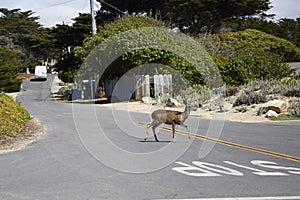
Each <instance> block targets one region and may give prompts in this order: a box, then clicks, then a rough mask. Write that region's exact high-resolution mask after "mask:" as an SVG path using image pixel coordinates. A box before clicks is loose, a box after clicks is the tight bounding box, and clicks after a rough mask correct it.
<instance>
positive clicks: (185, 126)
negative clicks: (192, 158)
mask: <svg viewBox="0 0 300 200" xmlns="http://www.w3.org/2000/svg"><path fill="white" fill-rule="evenodd" d="M181 126H183V127H184V128H186V131H187V132H188V136H189V139H191V134H190V131H189V129H188V126H187V125H185V124H181Z"/></svg>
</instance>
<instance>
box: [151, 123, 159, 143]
mask: <svg viewBox="0 0 300 200" xmlns="http://www.w3.org/2000/svg"><path fill="white" fill-rule="evenodd" d="M158 126H159V124H156V125H154V126H152V130H153V135H154V138H155V141H156V142H159V141H158V139H157V136H156V133H155V129H156V128H157V127H158Z"/></svg>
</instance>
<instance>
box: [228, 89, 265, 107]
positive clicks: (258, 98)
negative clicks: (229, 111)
mask: <svg viewBox="0 0 300 200" xmlns="http://www.w3.org/2000/svg"><path fill="white" fill-rule="evenodd" d="M265 102H267V94H266V93H265V92H263V91H253V90H244V91H243V92H242V94H241V95H240V96H239V97H238V98H237V99H236V100H235V102H234V103H233V106H234V107H235V106H240V105H248V106H250V105H251V104H260V103H265Z"/></svg>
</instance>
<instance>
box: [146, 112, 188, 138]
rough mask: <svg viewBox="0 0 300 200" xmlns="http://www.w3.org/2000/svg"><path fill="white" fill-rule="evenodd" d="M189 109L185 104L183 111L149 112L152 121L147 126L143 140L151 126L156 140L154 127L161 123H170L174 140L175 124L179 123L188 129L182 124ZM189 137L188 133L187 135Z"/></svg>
mask: <svg viewBox="0 0 300 200" xmlns="http://www.w3.org/2000/svg"><path fill="white" fill-rule="evenodd" d="M190 111H191V107H190V106H185V110H184V111H183V112H179V111H172V110H163V109H160V110H156V111H154V112H153V113H152V114H151V118H152V122H151V123H150V125H148V126H147V129H146V137H145V141H146V140H147V139H148V129H149V128H150V127H152V130H153V134H154V138H155V141H156V142H158V139H157V136H156V133H155V129H156V128H157V127H158V126H159V125H161V124H163V123H164V124H169V125H172V141H173V142H174V137H175V125H180V126H183V127H185V128H186V129H188V127H187V125H185V124H184V122H185V120H186V119H187V118H188V117H189V115H190ZM189 137H190V135H189Z"/></svg>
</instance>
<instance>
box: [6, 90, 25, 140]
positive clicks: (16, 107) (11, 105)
mask: <svg viewBox="0 0 300 200" xmlns="http://www.w3.org/2000/svg"><path fill="white" fill-rule="evenodd" d="M30 119H31V117H30V115H29V114H28V112H27V111H26V110H25V109H24V108H23V107H22V106H21V105H20V104H19V103H18V102H15V101H14V100H13V99H12V98H11V97H9V96H6V95H2V94H0V140H3V139H5V138H6V137H14V136H15V134H16V133H22V132H23V131H24V130H25V128H26V126H25V123H26V122H27V121H29V120H30Z"/></svg>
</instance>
